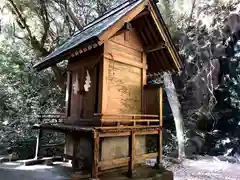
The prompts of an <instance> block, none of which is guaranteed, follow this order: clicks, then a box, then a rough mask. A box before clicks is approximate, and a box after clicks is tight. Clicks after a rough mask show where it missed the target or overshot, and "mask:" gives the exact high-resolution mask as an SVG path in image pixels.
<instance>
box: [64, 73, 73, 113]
mask: <svg viewBox="0 0 240 180" xmlns="http://www.w3.org/2000/svg"><path fill="white" fill-rule="evenodd" d="M71 91H72V72H71V71H68V72H67V88H66V110H65V115H66V117H69V116H70V109H71Z"/></svg>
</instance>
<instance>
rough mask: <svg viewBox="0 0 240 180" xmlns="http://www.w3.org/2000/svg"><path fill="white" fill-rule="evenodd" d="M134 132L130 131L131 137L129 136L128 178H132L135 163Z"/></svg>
mask: <svg viewBox="0 0 240 180" xmlns="http://www.w3.org/2000/svg"><path fill="white" fill-rule="evenodd" d="M135 144H136V143H135V132H134V130H132V131H131V135H130V136H129V145H128V148H129V158H130V160H129V162H128V176H129V178H132V177H133V169H134V163H135V155H136V154H135V152H136V148H135Z"/></svg>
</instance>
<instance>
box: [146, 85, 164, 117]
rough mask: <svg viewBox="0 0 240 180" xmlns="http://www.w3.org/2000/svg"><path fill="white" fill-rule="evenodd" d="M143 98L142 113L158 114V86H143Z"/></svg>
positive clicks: (159, 104) (159, 103)
mask: <svg viewBox="0 0 240 180" xmlns="http://www.w3.org/2000/svg"><path fill="white" fill-rule="evenodd" d="M143 91H144V99H143V101H144V102H143V104H144V108H143V113H144V114H158V115H159V114H160V109H161V108H160V106H161V102H159V93H160V89H159V88H154V87H144V90H143Z"/></svg>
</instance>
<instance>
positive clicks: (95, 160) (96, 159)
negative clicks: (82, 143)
mask: <svg viewBox="0 0 240 180" xmlns="http://www.w3.org/2000/svg"><path fill="white" fill-rule="evenodd" d="M99 143H100V138H99V132H96V131H94V133H93V162H92V172H91V178H92V179H94V180H96V179H98V164H99Z"/></svg>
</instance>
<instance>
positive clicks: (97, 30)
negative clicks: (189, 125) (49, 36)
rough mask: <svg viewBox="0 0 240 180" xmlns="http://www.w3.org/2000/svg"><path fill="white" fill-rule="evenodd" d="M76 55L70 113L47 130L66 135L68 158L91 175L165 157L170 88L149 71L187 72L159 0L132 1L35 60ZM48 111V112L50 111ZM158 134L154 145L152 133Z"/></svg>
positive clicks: (46, 63)
mask: <svg viewBox="0 0 240 180" xmlns="http://www.w3.org/2000/svg"><path fill="white" fill-rule="evenodd" d="M66 59H67V60H68V66H67V69H68V78H67V90H66V113H65V116H66V117H65V118H64V121H62V122H47V121H44V120H43V121H42V123H41V124H40V125H39V126H38V127H39V128H40V129H44V128H45V129H52V130H56V131H61V132H64V133H65V134H66V142H65V157H66V158H67V159H71V160H72V164H73V168H74V170H75V171H78V170H83V169H86V170H88V173H89V174H91V178H98V175H99V174H101V173H103V172H104V171H105V170H109V169H116V168H120V167H128V172H129V176H132V172H133V170H134V166H135V165H136V164H138V163H142V162H143V160H144V159H147V158H153V157H156V158H157V163H158V164H160V163H161V156H162V133H161V127H162V91H163V90H162V88H161V85H158V86H152V85H150V84H148V83H147V82H148V77H149V76H148V74H154V73H159V72H163V71H175V72H176V71H179V70H180V68H181V61H180V57H179V54H178V53H177V50H176V48H175V46H174V44H173V42H172V39H171V37H170V34H169V31H168V29H167V27H166V25H165V23H164V21H163V19H162V16H161V14H160V12H159V10H158V8H157V5H156V2H155V1H153V0H131V1H130V0H129V1H127V2H125V3H123V4H121V5H120V6H118V7H116V8H114V9H112V10H111V11H108V12H106V14H104V15H103V16H102V17H100V18H98V19H96V20H95V21H94V22H92V23H90V24H88V25H87V26H86V27H84V28H83V30H82V31H79V32H77V33H76V34H74V35H73V36H72V37H71V38H70V39H69V40H67V41H66V42H65V43H64V44H63V45H62V46H60V47H59V48H57V49H56V50H55V51H53V52H52V53H51V54H49V55H48V56H47V57H45V58H44V59H43V60H42V61H41V62H39V63H38V64H36V65H35V66H34V68H35V69H37V70H38V71H40V70H43V69H45V68H48V67H51V66H53V65H55V64H56V63H59V62H60V61H62V60H66ZM42 118H44V117H42ZM153 134H155V135H156V136H157V137H158V138H157V139H158V141H157V144H158V146H157V150H156V152H149V151H148V147H147V141H146V136H147V135H153Z"/></svg>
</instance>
